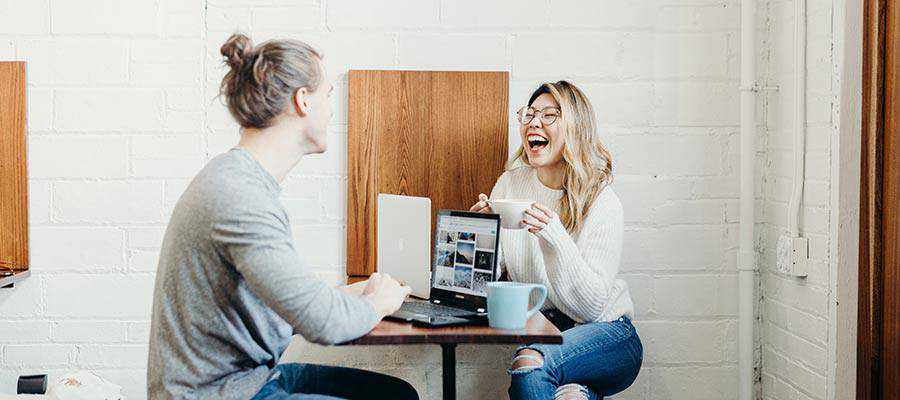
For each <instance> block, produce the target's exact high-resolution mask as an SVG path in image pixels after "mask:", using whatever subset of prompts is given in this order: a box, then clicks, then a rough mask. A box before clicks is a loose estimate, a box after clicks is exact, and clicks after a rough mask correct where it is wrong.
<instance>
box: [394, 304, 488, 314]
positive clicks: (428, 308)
mask: <svg viewBox="0 0 900 400" xmlns="http://www.w3.org/2000/svg"><path fill="white" fill-rule="evenodd" d="M399 311H401V312H407V313H412V314H425V315H434V316H451V317H461V316H466V315H473V314H474V312H472V311H469V310H463V309H461V308H455V307H448V306H443V305H440V304H434V303H430V302H427V301H407V302H404V303H403V305H402V306H401V307H400V310H399Z"/></svg>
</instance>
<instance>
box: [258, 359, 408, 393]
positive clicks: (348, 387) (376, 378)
mask: <svg viewBox="0 0 900 400" xmlns="http://www.w3.org/2000/svg"><path fill="white" fill-rule="evenodd" d="M276 374H278V375H276V377H275V378H273V379H272V380H271V381H269V383H267V384H266V386H264V387H263V388H262V390H260V392H259V394H257V395H256V397H254V400H301V399H302V400H307V399H309V400H313V399H316V400H318V399H323V400H324V399H347V400H354V399H386V400H388V399H390V400H418V399H419V395H418V394H417V393H416V389H414V388H413V387H412V385H410V384H409V383H406V381H403V380H402V379H399V378H395V377H392V376H388V375H384V374H379V373H376V372H370V371H363V370H359V369H353V368H344V367H332V366H327V365H316V364H299V363H291V364H281V365H279V366H278V367H276ZM260 396H262V397H260Z"/></svg>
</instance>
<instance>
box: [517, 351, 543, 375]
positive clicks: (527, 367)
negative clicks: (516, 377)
mask: <svg viewBox="0 0 900 400" xmlns="http://www.w3.org/2000/svg"><path fill="white" fill-rule="evenodd" d="M543 366H544V355H543V354H541V352H539V351H537V350H534V349H529V348H524V349H520V350H519V351H517V352H516V356H515V357H514V358H513V361H512V365H511V366H510V373H523V372H528V371H532V370H535V369H538V368H541V367H543Z"/></svg>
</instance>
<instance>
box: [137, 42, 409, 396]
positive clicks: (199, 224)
mask: <svg viewBox="0 0 900 400" xmlns="http://www.w3.org/2000/svg"><path fill="white" fill-rule="evenodd" d="M221 52H222V55H223V56H225V59H226V62H227V64H228V66H229V67H230V71H229V72H228V74H227V75H225V77H224V79H223V80H222V87H221V93H222V96H223V97H224V99H225V102H226V103H227V105H228V110H229V111H230V112H231V115H232V116H233V117H234V118H235V120H236V121H237V122H238V123H239V124H240V125H241V139H240V142H239V143H238V146H237V147H235V148H234V149H231V150H230V151H228V152H226V153H225V154H221V155H219V156H217V157H215V158H214V159H212V160H211V161H210V162H209V164H207V165H206V166H205V167H204V168H203V170H202V171H200V173H198V174H197V176H196V177H195V178H194V180H193V181H192V182H191V184H190V185H189V186H188V188H187V189H186V190H185V192H184V194H183V195H182V196H181V199H179V201H178V204H177V205H176V206H175V210H174V211H173V213H172V218H171V220H170V222H169V226H168V228H167V229H166V235H165V239H164V240H163V247H162V251H161V254H160V261H159V269H158V273H157V280H156V289H155V292H154V300H153V318H152V323H151V334H150V361H149V368H148V397H149V398H150V399H186V398H190V399H242V400H245V399H250V398H252V399H254V400H264V399H265V400H275V399H294V400H300V399H337V398H342V399H343V398H346V399H359V398H378V399H403V400H407V399H408V400H415V399H418V395H417V394H416V391H415V389H413V388H412V386H410V385H409V384H408V383H406V382H404V381H402V380H400V379H397V378H394V377H390V376H386V375H381V374H376V373H373V372H367V371H360V370H354V369H349V368H340V367H329V366H320V365H311V364H298V363H288V364H279V361H280V358H281V355H282V353H283V352H284V349H285V348H286V347H287V345H288V343H290V341H291V336H292V335H294V334H298V335H302V336H303V337H304V338H305V339H307V340H309V341H311V342H316V343H324V344H331V343H339V342H344V341H348V340H352V339H355V338H357V337H360V336H362V335H364V334H366V333H367V332H369V331H370V330H371V329H372V328H373V327H374V326H375V324H377V323H378V321H379V320H381V318H383V317H384V316H385V315H389V314H391V313H393V312H394V311H396V310H397V309H398V308H399V307H400V305H401V304H402V302H403V300H404V298H405V297H406V295H407V294H408V293H409V288H408V287H401V286H400V285H399V284H398V283H397V281H395V280H393V279H391V278H390V277H389V276H384V275H377V274H376V275H373V276H372V278H370V279H369V280H368V281H367V282H366V283H362V284H354V285H350V286H346V287H343V288H340V289H338V288H334V287H331V286H329V285H328V284H327V283H326V282H324V281H323V280H321V279H319V278H317V277H316V275H315V273H314V272H313V271H312V269H311V268H309V267H308V266H307V265H306V264H305V263H303V262H302V261H301V259H300V256H299V255H298V254H297V251H296V248H295V246H294V241H293V237H292V235H291V223H290V221H289V219H288V215H287V212H286V211H285V209H284V206H283V205H282V204H281V202H280V201H279V194H280V191H281V187H280V183H281V182H282V181H283V180H284V178H285V176H286V175H287V174H288V172H289V171H290V170H291V169H293V168H294V166H296V165H297V163H298V162H300V160H301V159H302V158H303V157H304V156H305V155H307V154H312V153H322V152H324V151H325V147H326V145H325V144H326V127H327V125H328V120H329V119H330V118H331V105H330V101H329V96H330V94H331V84H330V83H329V82H328V80H327V79H326V77H325V71H324V69H323V68H322V60H321V57H320V56H319V54H318V53H316V52H315V51H314V50H313V49H312V48H310V47H309V46H308V45H306V44H305V43H302V42H297V41H291V40H276V41H270V42H266V43H263V44H261V45H260V46H258V47H254V46H253V45H252V43H251V42H250V39H249V38H247V37H246V36H243V35H233V36H232V37H231V38H229V39H228V41H227V42H226V43H225V44H224V45H223V46H222V48H221Z"/></svg>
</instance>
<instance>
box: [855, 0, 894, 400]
mask: <svg viewBox="0 0 900 400" xmlns="http://www.w3.org/2000/svg"><path fill="white" fill-rule="evenodd" d="M862 83H863V93H862V99H863V109H862V176H861V185H860V241H859V242H860V249H859V250H860V252H859V254H860V260H859V314H858V315H859V321H858V344H857V350H858V351H857V391H856V392H857V398H858V399H873V400H874V399H900V383H898V382H900V243H898V240H900V4H898V2H896V1H888V0H865V3H864V29H863V82H862Z"/></svg>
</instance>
